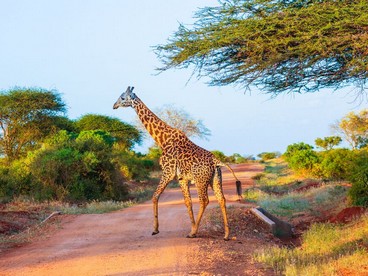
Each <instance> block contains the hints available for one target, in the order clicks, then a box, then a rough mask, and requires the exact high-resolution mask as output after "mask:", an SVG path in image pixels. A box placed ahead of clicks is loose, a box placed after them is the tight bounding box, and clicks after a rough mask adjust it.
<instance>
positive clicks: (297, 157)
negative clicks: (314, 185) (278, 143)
mask: <svg viewBox="0 0 368 276" xmlns="http://www.w3.org/2000/svg"><path fill="white" fill-rule="evenodd" d="M284 157H285V160H286V161H287V162H288V164H289V167H290V168H291V169H293V170H294V171H295V172H297V173H300V174H306V173H311V172H312V170H313V168H314V166H315V164H316V163H317V162H318V156H317V153H316V152H315V151H314V150H313V146H311V145H308V144H305V143H303V142H301V143H295V144H292V145H289V146H288V147H287V149H286V152H285V153H284Z"/></svg>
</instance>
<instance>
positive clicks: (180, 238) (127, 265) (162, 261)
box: [0, 164, 261, 276]
mask: <svg viewBox="0 0 368 276" xmlns="http://www.w3.org/2000/svg"><path fill="white" fill-rule="evenodd" d="M234 169H235V171H237V174H238V176H239V178H240V180H242V182H243V184H247V183H249V181H250V176H251V175H253V174H254V173H257V172H259V171H260V170H261V168H260V167H259V166H258V165H250V164H245V165H238V166H235V167H234ZM223 172H224V175H223V176H224V177H223V178H224V190H225V196H226V198H227V200H228V205H231V204H236V203H235V200H236V193H235V184H234V180H233V179H232V177H231V176H230V174H229V173H228V172H227V170H225V169H223ZM191 192H192V197H193V202H194V211H195V212H197V210H198V201H197V200H196V192H195V187H192V188H191ZM210 202H211V205H210V206H216V200H215V199H214V197H213V195H212V193H211V197H210ZM152 221H153V219H152V204H151V202H150V201H149V202H146V203H144V204H140V205H137V206H134V207H131V208H127V209H124V210H121V211H117V212H113V213H108V214H101V215H99V214H96V215H78V216H66V217H65V218H63V219H62V223H61V227H60V229H58V230H57V231H55V232H54V233H52V236H51V237H49V238H47V239H44V240H42V241H38V242H34V243H32V244H28V245H26V246H23V247H21V248H15V249H12V250H10V251H8V252H6V253H4V254H3V255H0V275H68V276H71V275H199V274H203V273H204V269H202V267H208V264H205V262H206V260H205V259H201V257H199V256H201V255H198V252H199V251H200V250H203V247H201V242H200V240H201V233H199V239H188V238H185V236H186V235H187V234H188V232H189V231H190V223H189V218H188V214H187V211H186V207H185V205H184V203H183V197H182V195H181V192H180V189H178V188H176V189H168V190H166V191H165V192H164V193H163V194H162V196H161V198H160V203H159V222H160V233H159V234H158V235H155V236H152V235H151V231H152ZM200 232H201V231H200ZM230 236H231V235H230ZM202 240H205V238H204V237H202ZM231 242H234V241H229V242H228V243H231ZM212 243H214V242H213V241H212ZM216 243H219V244H220V245H219V246H221V244H224V243H226V242H225V241H222V240H221V238H219V241H217V240H216ZM250 250H251V247H250ZM210 251H211V250H210ZM208 254H211V252H208ZM202 255H203V254H202ZM204 274H205V273H204ZM239 275H240V274H239Z"/></svg>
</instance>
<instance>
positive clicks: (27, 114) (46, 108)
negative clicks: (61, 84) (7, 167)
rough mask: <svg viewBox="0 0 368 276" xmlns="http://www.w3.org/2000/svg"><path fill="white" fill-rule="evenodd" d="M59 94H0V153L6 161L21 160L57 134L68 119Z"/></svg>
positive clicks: (35, 91)
mask: <svg viewBox="0 0 368 276" xmlns="http://www.w3.org/2000/svg"><path fill="white" fill-rule="evenodd" d="M64 111H65V104H64V103H63V101H62V99H61V97H60V95H59V93H58V92H57V91H48V90H44V89H40V88H14V89H11V90H8V91H0V153H2V154H4V155H5V157H6V158H7V160H8V161H9V162H10V161H12V160H15V159H18V158H20V157H21V156H25V154H26V152H27V151H28V150H30V149H34V148H36V147H37V145H38V144H39V141H40V140H41V139H43V138H44V137H46V136H47V135H49V134H50V133H51V132H52V131H55V130H58V129H59V127H60V126H61V125H62V122H64V125H65V124H66V121H67V119H65V118H64V119H62V118H63V117H59V116H58V115H59V114H60V113H62V112H64Z"/></svg>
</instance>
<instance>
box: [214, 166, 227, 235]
mask: <svg viewBox="0 0 368 276" xmlns="http://www.w3.org/2000/svg"><path fill="white" fill-rule="evenodd" d="M213 192H214V193H215V196H216V199H217V201H218V203H219V205H220V208H221V212H222V216H223V219H224V229H225V236H224V240H226V241H227V240H229V233H230V230H229V224H228V220H227V212H226V199H225V197H224V193H223V191H222V174H221V169H220V167H217V168H216V171H215V176H214V178H213Z"/></svg>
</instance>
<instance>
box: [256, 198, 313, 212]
mask: <svg viewBox="0 0 368 276" xmlns="http://www.w3.org/2000/svg"><path fill="white" fill-rule="evenodd" d="M257 203H258V204H259V205H260V206H261V207H262V208H264V209H266V210H267V211H269V212H271V213H272V214H275V215H277V216H282V217H289V218H291V217H292V215H293V213H295V212H301V211H305V210H308V209H310V202H309V201H308V200H307V199H305V198H304V197H303V196H302V195H298V194H288V195H285V196H282V197H275V196H273V197H267V198H265V199H261V200H259V201H258V202H257Z"/></svg>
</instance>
